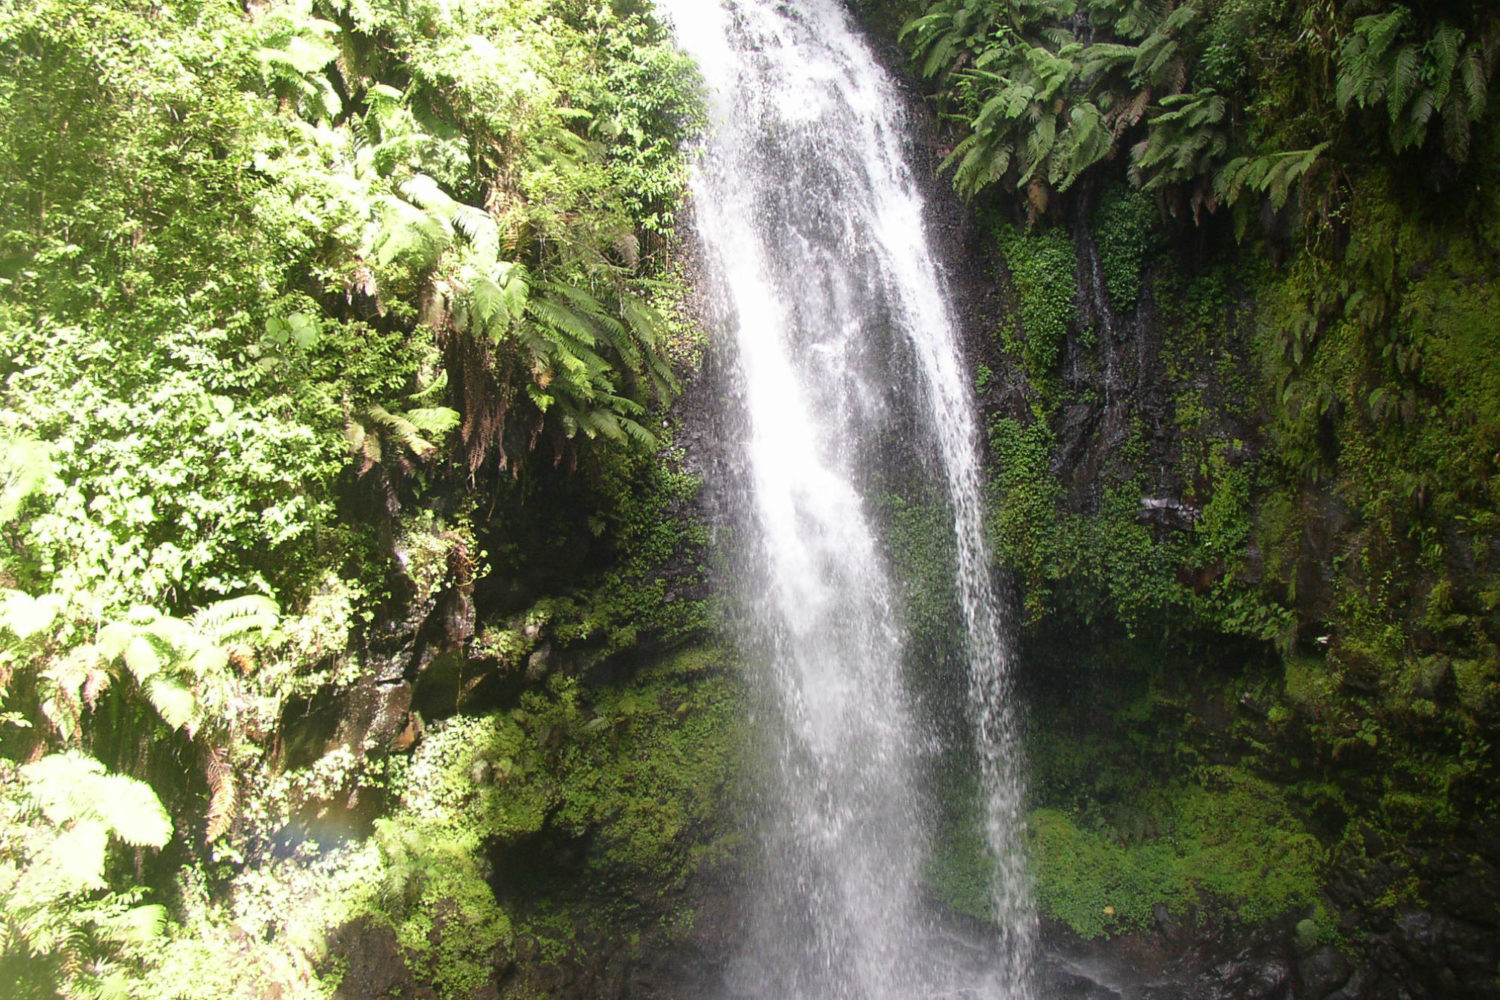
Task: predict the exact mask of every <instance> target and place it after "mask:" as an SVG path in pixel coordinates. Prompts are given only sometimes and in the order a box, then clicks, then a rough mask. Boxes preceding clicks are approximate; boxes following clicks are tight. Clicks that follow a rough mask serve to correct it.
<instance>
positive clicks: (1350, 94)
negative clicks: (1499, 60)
mask: <svg viewBox="0 0 1500 1000" xmlns="http://www.w3.org/2000/svg"><path fill="white" fill-rule="evenodd" d="M1411 21H1412V17H1411V12H1410V11H1409V10H1407V8H1405V7H1401V6H1398V7H1395V8H1393V9H1392V10H1390V11H1389V12H1387V13H1385V14H1371V15H1369V16H1366V17H1362V18H1359V19H1358V20H1357V21H1355V22H1354V25H1353V29H1352V30H1351V32H1350V35H1349V37H1348V38H1347V39H1346V40H1345V42H1344V44H1343V46H1342V47H1341V48H1340V49H1339V57H1338V63H1339V65H1338V77H1337V81H1336V88H1335V92H1336V96H1337V99H1338V105H1339V107H1340V108H1341V109H1347V108H1349V107H1350V106H1351V105H1352V106H1355V107H1358V108H1360V109H1362V110H1364V109H1374V108H1375V107H1377V106H1378V105H1381V104H1384V106H1385V108H1384V110H1385V115H1386V119H1387V125H1386V130H1387V134H1388V138H1389V141H1390V144H1391V148H1392V149H1393V150H1394V151H1396V152H1398V153H1399V152H1402V151H1404V150H1407V149H1415V148H1418V147H1421V146H1423V145H1424V144H1425V143H1426V142H1427V138H1428V135H1429V133H1430V132H1431V125H1432V122H1433V120H1434V119H1440V120H1441V121H1442V122H1443V129H1442V133H1441V135H1442V151H1443V152H1444V153H1445V154H1446V155H1447V156H1448V157H1449V158H1450V159H1452V160H1453V161H1455V162H1457V163H1464V162H1466V161H1467V160H1468V156H1469V147H1470V133H1471V130H1472V124H1473V123H1474V122H1476V121H1478V120H1479V119H1480V118H1481V117H1482V116H1483V114H1484V108H1485V104H1486V101H1487V96H1488V95H1487V90H1488V84H1489V76H1490V70H1491V67H1492V66H1493V61H1494V60H1493V58H1492V53H1491V51H1490V48H1489V47H1488V46H1487V45H1486V43H1485V40H1484V39H1476V40H1474V41H1467V38H1466V35H1465V33H1464V32H1463V30H1462V29H1460V28H1458V27H1456V26H1454V25H1452V24H1449V23H1447V22H1438V24H1437V25H1436V27H1434V28H1433V29H1432V32H1431V34H1430V35H1428V36H1427V37H1426V38H1425V39H1423V38H1421V37H1420V36H1418V37H1412V35H1411V33H1410V31H1409V29H1410V27H1411Z"/></svg>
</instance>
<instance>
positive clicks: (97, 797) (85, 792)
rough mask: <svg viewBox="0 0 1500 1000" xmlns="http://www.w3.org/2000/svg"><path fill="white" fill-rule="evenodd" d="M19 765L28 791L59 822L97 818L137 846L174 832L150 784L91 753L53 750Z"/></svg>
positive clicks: (160, 842)
mask: <svg viewBox="0 0 1500 1000" xmlns="http://www.w3.org/2000/svg"><path fill="white" fill-rule="evenodd" d="M20 770H21V776H22V778H23V780H24V781H25V784H26V790H27V792H28V794H30V795H31V796H32V797H33V798H34V799H35V800H36V802H37V805H38V807H39V808H40V809H41V811H42V814H43V815H44V816H46V817H47V819H48V821H49V822H51V823H54V824H56V825H57V826H69V825H77V824H82V823H87V822H93V823H97V824H98V825H99V826H100V827H101V828H102V829H103V830H104V831H106V832H108V833H112V834H114V835H115V836H117V837H119V838H120V839H121V840H122V841H124V842H125V843H127V844H130V845H132V846H137V847H162V846H164V845H165V844H166V842H167V841H168V840H170V839H171V837H172V821H171V819H170V818H168V816H167V811H166V810H165V809H164V808H162V804H161V800H160V799H158V798H157V797H156V793H155V792H153V791H152V790H151V786H149V785H147V784H146V783H145V782H142V781H137V780H136V779H134V778H129V777H126V776H125V775H122V774H109V773H107V772H106V771H105V769H104V765H103V764H101V763H100V762H99V761H97V760H95V759H93V758H92V757H88V756H85V755H84V754H81V753H78V752H76V751H68V752H66V753H60V754H51V755H49V756H46V757H43V758H42V759H41V760H38V761H35V762H33V763H31V764H26V765H24V766H22V767H21V769H20Z"/></svg>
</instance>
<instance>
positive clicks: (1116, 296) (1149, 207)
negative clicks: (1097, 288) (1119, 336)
mask: <svg viewBox="0 0 1500 1000" xmlns="http://www.w3.org/2000/svg"><path fill="white" fill-rule="evenodd" d="M1092 230H1093V235H1094V243H1095V244H1096V245H1097V247H1098V249H1099V264H1100V266H1101V267H1102V268H1103V270H1104V287H1105V289H1106V290H1107V291H1108V292H1109V301H1110V305H1111V306H1113V307H1114V308H1115V309H1116V310H1117V311H1119V312H1126V311H1128V310H1130V309H1133V308H1134V307H1135V304H1136V301H1137V300H1138V299H1139V298H1140V296H1141V285H1142V282H1141V279H1142V276H1143V273H1144V269H1145V265H1146V260H1147V256H1148V254H1150V253H1151V252H1152V251H1153V250H1155V249H1156V248H1157V246H1158V244H1159V241H1160V239H1161V237H1160V234H1159V226H1158V221H1157V209H1156V204H1155V201H1154V200H1153V199H1152V198H1151V196H1150V195H1147V194H1144V193H1143V192H1141V191H1138V190H1135V189H1132V188H1128V187H1126V186H1125V185H1123V184H1118V185H1114V186H1112V187H1110V189H1109V190H1108V191H1107V192H1106V193H1105V195H1104V197H1103V198H1102V199H1100V201H1099V207H1098V209H1097V210H1096V211H1095V212H1094V218H1093V224H1092Z"/></svg>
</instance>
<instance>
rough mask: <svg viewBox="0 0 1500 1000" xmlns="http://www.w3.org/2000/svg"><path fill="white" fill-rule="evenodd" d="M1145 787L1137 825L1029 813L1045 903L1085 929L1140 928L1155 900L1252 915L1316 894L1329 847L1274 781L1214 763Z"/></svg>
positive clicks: (1277, 911)
mask: <svg viewBox="0 0 1500 1000" xmlns="http://www.w3.org/2000/svg"><path fill="white" fill-rule="evenodd" d="M1201 777H1202V783H1201V784H1192V785H1164V786H1159V787H1155V788H1151V789H1149V790H1146V791H1145V792H1144V793H1143V794H1142V797H1141V798H1140V800H1139V801H1138V803H1137V804H1136V806H1135V809H1136V811H1137V812H1139V813H1141V814H1143V815H1149V816H1150V817H1151V820H1150V823H1149V824H1147V825H1144V826H1138V827H1135V828H1134V829H1132V828H1130V827H1129V826H1127V827H1125V828H1123V829H1122V828H1121V827H1120V826H1119V825H1104V824H1101V825H1095V826H1089V825H1086V824H1084V823H1082V822H1081V817H1080V816H1078V815H1076V814H1069V813H1067V812H1063V811H1060V810H1056V809H1040V810H1037V811H1035V812H1033V813H1032V814H1031V816H1030V817H1029V819H1028V826H1029V832H1030V840H1029V849H1030V851H1031V856H1032V859H1033V866H1034V869H1035V877H1036V895H1037V902H1038V905H1039V906H1040V907H1041V909H1042V911H1043V912H1044V913H1046V914H1047V915H1049V916H1052V917H1055V918H1056V919H1059V920H1062V921H1064V922H1066V923H1067V924H1068V925H1069V926H1070V927H1072V928H1073V929H1074V930H1075V931H1077V932H1078V933H1079V934H1080V935H1082V936H1084V937H1098V936H1101V935H1107V934H1114V933H1120V932H1125V931H1132V930H1142V929H1145V928H1147V927H1148V926H1150V924H1151V922H1152V920H1153V919H1154V917H1153V914H1154V911H1155V908H1156V907H1157V906H1159V905H1160V906H1165V907H1166V908H1167V910H1168V911H1169V912H1171V913H1174V914H1179V915H1180V914H1182V913H1183V912H1184V911H1185V910H1186V909H1187V907H1189V906H1191V905H1194V904H1197V903H1199V902H1200V901H1211V902H1212V903H1214V904H1215V905H1217V906H1218V907H1220V908H1223V909H1225V910H1227V911H1229V912H1233V913H1234V914H1235V915H1236V916H1237V917H1238V918H1240V919H1242V920H1245V921H1247V922H1251V923H1258V922H1263V921H1266V920H1270V919H1273V918H1275V917H1278V916H1281V915H1282V914H1284V913H1288V912H1291V911H1293V910H1296V909H1298V908H1300V907H1305V906H1311V905H1313V904H1314V903H1315V902H1316V900H1317V898H1318V895H1319V891H1320V889H1321V879H1320V874H1321V869H1322V865H1323V860H1324V851H1323V849H1322V847H1321V846H1320V845H1319V844H1318V841H1317V840H1316V838H1314V837H1313V836H1312V835H1311V834H1310V833H1309V832H1308V831H1307V830H1306V828H1305V827H1304V826H1303V825H1302V823H1301V822H1300V821H1299V820H1298V819H1297V818H1296V817H1295V815H1294V814H1293V813H1292V812H1291V810H1290V809H1289V807H1288V805H1287V803H1286V801H1285V799H1284V797H1283V795H1282V793H1281V791H1280V790H1279V789H1277V788H1276V787H1275V786H1274V785H1272V784H1270V783H1269V782H1265V781H1262V780H1259V779H1256V778H1253V777H1251V776H1250V775H1248V774H1246V773H1244V772H1242V771H1239V770H1235V769H1231V768H1212V769H1208V770H1206V771H1203V772H1202V774H1201Z"/></svg>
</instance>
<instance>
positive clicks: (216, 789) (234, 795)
mask: <svg viewBox="0 0 1500 1000" xmlns="http://www.w3.org/2000/svg"><path fill="white" fill-rule="evenodd" d="M226 758H227V755H226V754H225V753H224V751H223V750H222V749H220V748H218V747H215V748H213V749H211V750H209V751H208V753H207V755H206V757H205V762H204V777H205V778H206V779H207V780H208V790H209V794H210V799H209V804H208V826H207V829H206V830H205V832H204V839H205V840H207V841H208V842H210V843H212V842H213V841H215V840H218V839H219V838H220V837H222V836H223V835H224V834H225V833H227V832H229V826H230V824H231V823H233V822H234V817H235V815H236V814H237V813H238V811H239V787H238V785H237V784H236V782H235V778H234V768H232V767H231V766H230V765H229V763H228V760H227V759H226Z"/></svg>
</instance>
